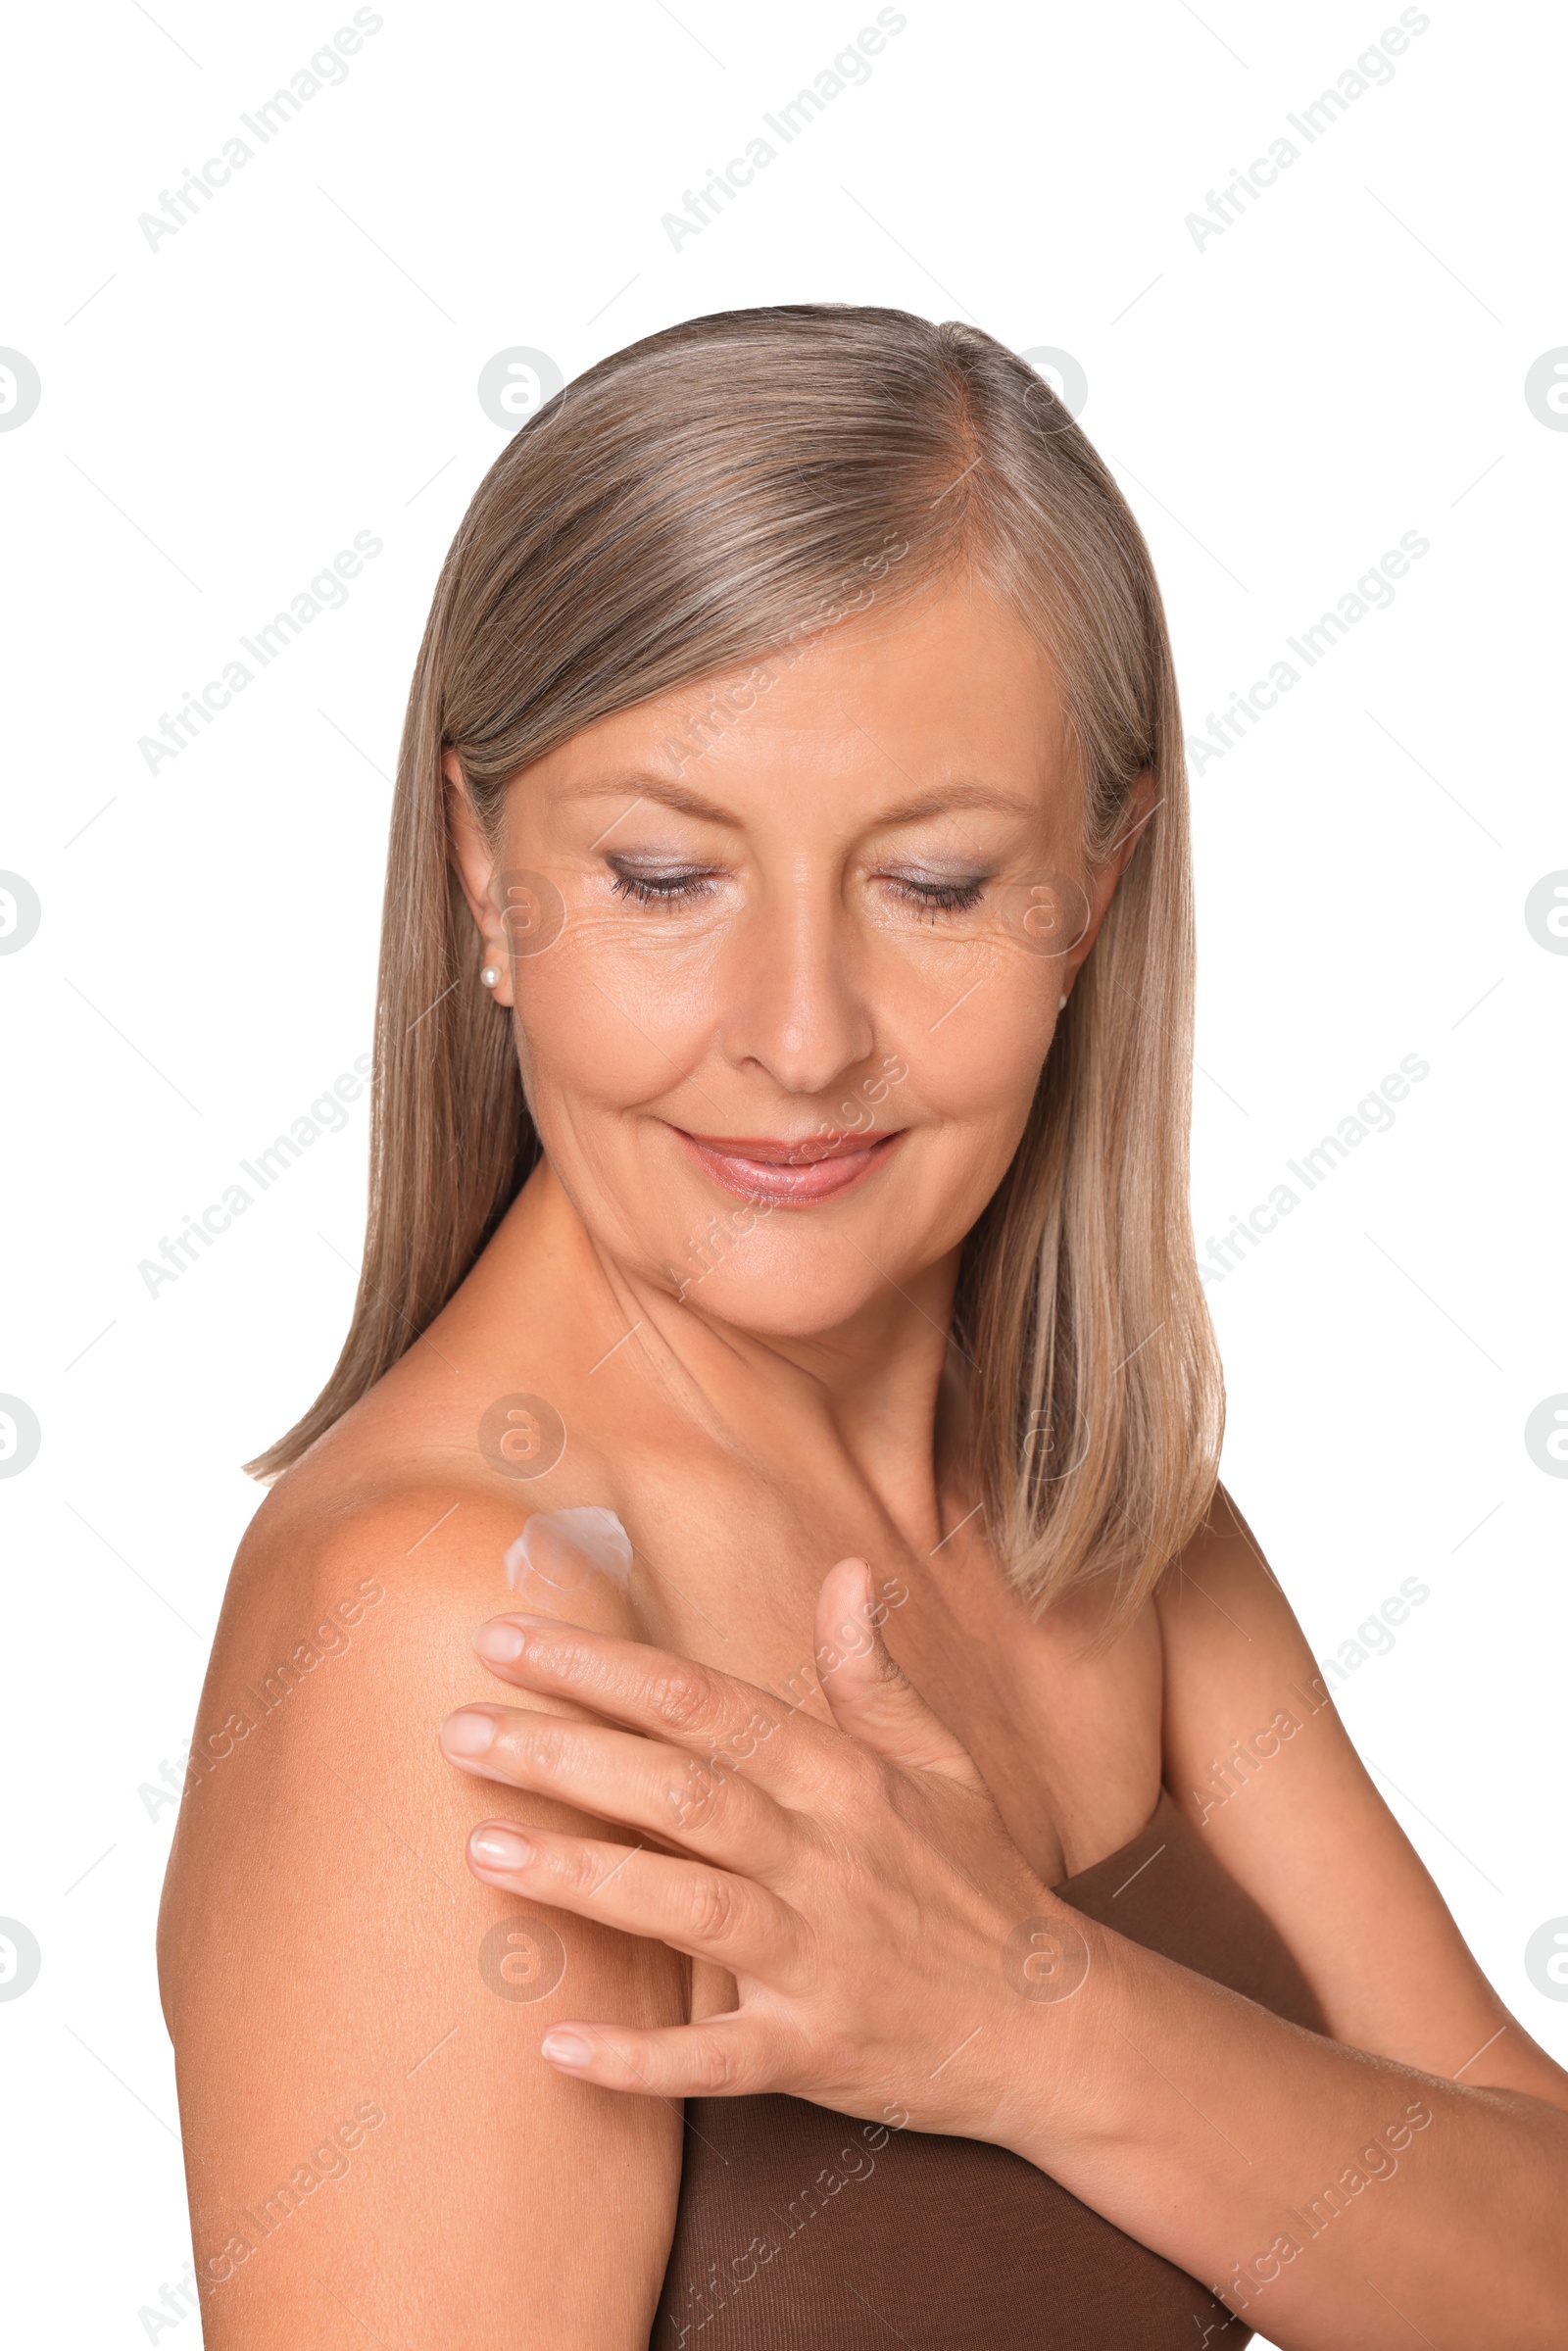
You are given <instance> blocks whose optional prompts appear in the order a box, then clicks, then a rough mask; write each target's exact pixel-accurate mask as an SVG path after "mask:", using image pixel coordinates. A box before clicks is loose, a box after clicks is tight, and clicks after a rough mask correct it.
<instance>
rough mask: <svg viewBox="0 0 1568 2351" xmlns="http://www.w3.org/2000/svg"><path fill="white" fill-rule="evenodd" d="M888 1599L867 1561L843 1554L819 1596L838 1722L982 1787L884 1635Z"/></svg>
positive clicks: (922, 1766) (922, 1768) (907, 1758)
mask: <svg viewBox="0 0 1568 2351" xmlns="http://www.w3.org/2000/svg"><path fill="white" fill-rule="evenodd" d="M887 1608H888V1603H887V1602H886V1601H885V1600H881V1599H878V1598H877V1596H876V1594H875V1592H874V1590H873V1587H872V1582H871V1570H870V1567H869V1566H868V1564H867V1563H866V1561H865V1560H863V1559H841V1560H840V1561H839V1563H838V1565H837V1567H834V1568H830V1569H829V1570H828V1573H827V1575H826V1576H825V1577H824V1579H823V1582H822V1589H821V1592H819V1593H818V1595H817V1602H816V1670H817V1673H818V1675H819V1676H820V1678H821V1684H822V1694H823V1696H824V1697H825V1698H826V1699H827V1702H828V1705H829V1706H830V1707H831V1708H832V1712H833V1720H834V1721H835V1722H836V1723H837V1725H838V1727H839V1729H840V1730H841V1731H844V1732H847V1733H848V1735H849V1736H850V1738H851V1739H859V1741H860V1742H861V1744H862V1745H863V1746H868V1747H870V1748H872V1749H873V1750H874V1751H875V1752H876V1753H877V1754H878V1755H881V1756H883V1757H885V1758H886V1760H887V1761H888V1762H889V1763H896V1764H898V1765H900V1766H901V1767H902V1768H903V1769H904V1770H905V1771H908V1772H939V1773H941V1774H942V1775H943V1777H944V1778H947V1779H952V1780H961V1781H963V1782H964V1783H965V1785H967V1786H969V1787H973V1788H979V1787H980V1786H981V1785H982V1783H981V1779H980V1775H979V1773H978V1772H977V1771H976V1770H975V1767H974V1765H973V1763H972V1762H971V1761H970V1759H969V1756H968V1753H967V1752H966V1750H965V1749H964V1748H963V1747H962V1746H961V1745H960V1744H959V1742H958V1740H957V1739H955V1738H954V1736H953V1733H952V1732H951V1731H950V1730H949V1729H948V1726H947V1724H946V1723H945V1722H943V1721H942V1720H941V1718H940V1717H939V1716H938V1715H936V1714H933V1713H932V1711H931V1708H930V1707H929V1706H928V1705H927V1704H926V1702H925V1700H924V1698H922V1697H921V1695H920V1693H919V1691H918V1690H916V1689H915V1687H914V1685H913V1683H912V1682H911V1681H910V1680H909V1678H908V1676H907V1674H906V1673H905V1671H904V1668H903V1667H902V1666H901V1665H900V1664H899V1663H898V1661H897V1659H896V1658H895V1657H894V1656H893V1655H892V1653H891V1651H890V1650H889V1648H888V1645H887V1642H886V1641H884V1640H883V1638H882V1632H881V1620H882V1618H883V1617H884V1616H885V1615H886V1614H887Z"/></svg>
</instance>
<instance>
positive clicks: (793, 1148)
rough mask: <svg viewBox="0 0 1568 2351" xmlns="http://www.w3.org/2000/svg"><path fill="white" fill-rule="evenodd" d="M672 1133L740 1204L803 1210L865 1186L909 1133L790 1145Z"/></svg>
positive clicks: (762, 1138) (768, 1138)
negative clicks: (763, 1203)
mask: <svg viewBox="0 0 1568 2351" xmlns="http://www.w3.org/2000/svg"><path fill="white" fill-rule="evenodd" d="M671 1132H672V1133H673V1134H674V1135H675V1136H676V1137H677V1138H678V1140H679V1141H680V1143H681V1144H682V1145H683V1146H684V1148H685V1150H686V1151H688V1152H689V1153H690V1154H691V1156H692V1157H693V1158H694V1159H695V1160H696V1161H697V1163H698V1165H699V1166H700V1167H701V1168H702V1169H703V1170H704V1172H705V1173H706V1174H708V1175H711V1177H712V1179H713V1181H714V1183H716V1184H722V1185H723V1187H724V1190H725V1191H726V1192H733V1193H735V1194H736V1195H737V1197H738V1198H739V1199H741V1200H771V1201H777V1202H778V1203H780V1204H781V1205H783V1204H787V1203H789V1202H791V1201H795V1202H799V1203H800V1204H801V1205H802V1206H805V1205H807V1204H809V1202H811V1201H813V1200H833V1199H835V1198H836V1197H837V1196H838V1194H840V1193H841V1192H848V1191H849V1190H850V1189H851V1187H852V1185H855V1184H859V1183H863V1182H864V1180H865V1178H866V1177H867V1176H869V1175H872V1174H874V1173H875V1171H876V1169H877V1168H879V1167H881V1166H883V1165H884V1164H885V1162H886V1161H887V1160H888V1159H889V1158H891V1156H892V1155H893V1152H894V1151H896V1149H897V1148H898V1146H899V1145H900V1144H901V1143H902V1142H903V1140H904V1137H905V1135H906V1133H907V1128H904V1127H899V1128H896V1129H895V1131H894V1132H893V1133H892V1134H891V1135H876V1136H860V1135H812V1136H809V1137H802V1138H801V1139H800V1140H799V1141H792V1140H791V1139H790V1138H789V1137H788V1136H774V1135H689V1134H688V1133H687V1132H686V1130H685V1128H684V1127H674V1128H672V1129H671Z"/></svg>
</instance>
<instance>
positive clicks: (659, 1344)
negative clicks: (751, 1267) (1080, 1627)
mask: <svg viewBox="0 0 1568 2351" xmlns="http://www.w3.org/2000/svg"><path fill="white" fill-rule="evenodd" d="M957 1263H958V1252H957V1250H956V1249H955V1250H953V1251H952V1252H950V1255H949V1256H948V1257H947V1258H945V1259H943V1260H941V1261H940V1262H939V1263H938V1264H936V1265H933V1266H930V1267H927V1268H925V1269H924V1270H923V1271H922V1272H921V1273H920V1274H919V1275H917V1276H916V1277H914V1278H913V1279H912V1280H910V1281H907V1282H905V1283H904V1284H902V1285H896V1284H895V1283H894V1282H893V1281H892V1280H886V1281H884V1282H882V1283H881V1284H879V1286H878V1289H877V1292H876V1294H875V1295H874V1296H873V1297H872V1298H869V1299H867V1300H866V1302H865V1303H864V1304H863V1305H862V1306H861V1307H860V1308H859V1309H858V1312H857V1313H856V1314H855V1315H854V1316H853V1317H852V1318H851V1319H850V1320H849V1321H847V1322H844V1323H841V1324H839V1325H838V1326H836V1327H835V1328H833V1329H831V1330H825V1331H811V1332H807V1333H800V1332H787V1333H780V1332H777V1331H769V1330H758V1329H750V1328H746V1327H743V1326H742V1325H741V1324H739V1323H736V1322H733V1321H727V1320H725V1319H723V1318H722V1317H720V1316H719V1315H717V1314H715V1313H713V1312H712V1311H711V1310H710V1308H709V1306H708V1305H707V1304H705V1303H704V1301H703V1298H702V1290H701V1286H700V1285H698V1284H692V1285H689V1286H688V1287H687V1289H686V1291H685V1295H684V1297H676V1296H675V1295H674V1294H673V1293H672V1292H671V1290H670V1289H669V1288H668V1287H667V1286H666V1285H664V1284H663V1283H662V1282H660V1281H658V1280H655V1279H651V1278H650V1277H649V1276H648V1275H647V1274H646V1273H645V1272H643V1271H642V1270H640V1269H639V1268H638V1267H636V1266H635V1265H632V1264H628V1263H627V1262H626V1261H624V1260H623V1259H622V1258H620V1257H619V1256H618V1255H617V1254H616V1253H615V1252H614V1251H613V1249H611V1248H609V1247H607V1246H606V1244H605V1243H604V1242H603V1240H602V1239H601V1238H600V1237H598V1236H596V1235H595V1234H593V1233H591V1232H590V1231H589V1229H588V1227H587V1226H586V1225H585V1224H584V1222H583V1219H582V1218H581V1216H580V1215H579V1214H578V1212H577V1210H576V1208H575V1206H574V1205H573V1204H572V1201H571V1200H570V1199H569V1198H568V1196H567V1194H566V1192H565V1191H564V1188H563V1186H562V1184H561V1182H560V1180H559V1178H558V1177H557V1176H556V1174H555V1172H554V1170H553V1169H552V1168H551V1167H550V1165H549V1163H548V1162H545V1163H543V1164H542V1165H541V1166H540V1167H539V1168H538V1169H537V1170H536V1171H535V1173H534V1175H533V1176H532V1177H531V1178H530V1180H529V1182H528V1184H527V1185H526V1186H525V1187H524V1189H523V1192H522V1193H521V1194H520V1196H519V1197H518V1199H517V1200H515V1202H514V1204H513V1206H512V1208H511V1209H510V1210H509V1211H508V1213H507V1216H506V1217H505V1219H504V1220H503V1223H502V1225H501V1227H500V1229H499V1231H498V1232H497V1234H496V1236H495V1239H494V1240H493V1242H492V1243H491V1245H490V1248H489V1249H487V1251H486V1254H485V1270H486V1275H487V1277H491V1278H493V1279H494V1280H495V1281H497V1282H499V1283H500V1284H501V1285H502V1287H503V1289H504V1291H505V1293H506V1294H508V1303H507V1306H506V1308H505V1312H506V1318H507V1320H508V1321H509V1322H512V1323H514V1324H515V1321H516V1319H517V1318H518V1317H519V1316H520V1315H521V1314H522V1313H526V1315H527V1318H528V1321H529V1324H530V1325H531V1326H534V1327H538V1326H539V1324H540V1319H541V1316H543V1317H545V1318H546V1319H548V1320H549V1321H550V1322H552V1323H555V1324H556V1325H557V1327H558V1328H559V1331H560V1332H561V1334H562V1338H563V1341H565V1336H566V1334H567V1333H569V1353H570V1359H571V1361H572V1364H573V1366H574V1371H573V1374H572V1385H573V1386H574V1387H575V1388H576V1390H577V1393H578V1396H579V1399H580V1407H581V1408H582V1409H585V1410H587V1411H588V1412H589V1413H597V1411H598V1410H599V1408H600V1400H601V1399H602V1401H603V1408H604V1409H605V1410H606V1411H607V1412H611V1411H613V1410H614V1409H615V1408H616V1403H617V1402H618V1401H619V1400H620V1399H623V1398H624V1396H625V1383H626V1381H627V1380H628V1378H630V1379H631V1380H633V1381H640V1382H641V1383H642V1385H643V1387H644V1388H646V1389H647V1390H648V1392H649V1395H650V1400H652V1401H653V1402H654V1404H655V1409H658V1410H662V1412H664V1413H672V1414H673V1415H675V1416H676V1417H677V1418H684V1419H685V1420H687V1421H688V1422H690V1423H693V1424H695V1425H696V1426H697V1427H700V1428H701V1429H702V1430H703V1431H704V1432H705V1434H706V1435H707V1436H708V1437H709V1438H710V1439H711V1440H713V1441H716V1442H718V1443H720V1444H721V1445H724V1446H725V1448H726V1449H727V1450H732V1451H734V1452H736V1453H738V1454H742V1455H745V1456H746V1457H748V1458H756V1457H757V1456H759V1455H760V1456H762V1457H763V1458H764V1459H770V1460H775V1461H780V1462H782V1461H792V1462H793V1463H794V1464H795V1465H796V1471H797V1474H798V1470H799V1464H800V1462H801V1461H802V1460H809V1459H810V1458H811V1457H812V1455H811V1453H810V1451H809V1449H803V1448H809V1447H810V1446H813V1445H814V1446H820V1445H823V1444H824V1443H826V1444H830V1445H834V1446H836V1447H837V1449H838V1450H839V1451H840V1453H841V1454H842V1455H844V1456H846V1457H847V1458H848V1460H849V1461H850V1463H851V1464H852V1465H853V1467H854V1469H855V1470H856V1471H857V1473H858V1475H859V1476H860V1477H861V1478H863V1479H864V1480H865V1482H866V1483H867V1484H868V1485H869V1486H870V1487H871V1488H872V1490H873V1492H875V1493H876V1494H877V1495H878V1497H879V1498H880V1499H881V1501H882V1503H883V1505H884V1507H885V1508H886V1509H887V1510H888V1512H889V1514H890V1515H891V1516H892V1517H893V1518H894V1520H895V1521H896V1522H899V1523H904V1524H907V1525H909V1526H910V1527H911V1529H912V1530H916V1531H923V1530H924V1529H926V1528H927V1527H928V1526H929V1525H931V1524H932V1523H934V1522H935V1521H936V1520H937V1518H938V1517H939V1511H938V1505H937V1487H938V1483H939V1460H938V1449H939V1448H938V1442H937V1432H938V1421H939V1407H940V1418H941V1421H942V1423H943V1425H944V1427H946V1426H948V1425H950V1424H951V1422H952V1419H953V1417H954V1406H955V1404H956V1403H957V1402H959V1400H960V1396H961V1381H960V1380H959V1378H958V1376H957V1375H958V1374H960V1373H961V1372H962V1371H963V1369H964V1368H965V1365H964V1361H963V1358H962V1355H961V1353H960V1351H959V1349H958V1348H957V1347H956V1343H955V1342H954V1341H952V1340H951V1339H950V1337H949V1324H950V1321H951V1317H952V1312H953V1300H954V1293H955V1288H956V1278H957ZM489 1287H490V1282H489V1279H487V1282H486V1288H487V1289H488V1288H489ZM513 1299H515V1300H516V1301H517V1302H516V1304H515V1305H514V1304H513V1303H512V1302H511V1301H512V1300H513ZM523 1301H526V1303H525V1304H524V1302H523ZM552 1308H554V1309H555V1310H554V1311H552ZM579 1359H580V1360H579ZM607 1375H609V1376H608V1377H607ZM613 1399H615V1401H614V1402H613Z"/></svg>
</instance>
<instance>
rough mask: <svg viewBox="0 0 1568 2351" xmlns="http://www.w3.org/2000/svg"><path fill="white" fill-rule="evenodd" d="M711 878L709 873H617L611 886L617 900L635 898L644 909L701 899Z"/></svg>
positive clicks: (688, 902) (686, 903)
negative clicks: (645, 907)
mask: <svg viewBox="0 0 1568 2351" xmlns="http://www.w3.org/2000/svg"><path fill="white" fill-rule="evenodd" d="M712 878H713V877H712V875H711V874H709V873H671V874H644V873H616V874H615V875H614V877H613V882H612V884H611V887H612V888H613V891H614V893H615V896H616V897H617V898H634V899H636V901H637V903H638V905H639V906H687V905H690V904H691V902H692V901H693V900H694V899H697V898H701V897H702V896H703V895H704V892H705V890H706V889H707V886H708V885H709V883H710V882H711V880H712Z"/></svg>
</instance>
